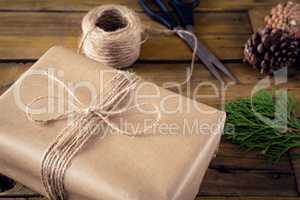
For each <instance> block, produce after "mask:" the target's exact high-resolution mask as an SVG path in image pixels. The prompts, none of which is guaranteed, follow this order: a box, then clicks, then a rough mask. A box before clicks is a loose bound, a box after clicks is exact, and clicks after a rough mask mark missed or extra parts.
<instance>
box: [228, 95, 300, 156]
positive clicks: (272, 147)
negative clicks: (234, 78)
mask: <svg viewBox="0 0 300 200" xmlns="http://www.w3.org/2000/svg"><path fill="white" fill-rule="evenodd" d="M296 105H297V103H296V101H295V100H294V99H293V98H291V97H290V96H288V97H286V95H285V93H279V95H276V96H275V95H274V92H271V91H266V90H264V91H261V92H259V93H257V94H256V95H255V96H254V97H252V98H246V99H239V100H236V101H233V102H229V103H227V104H226V106H225V110H226V112H227V120H226V125H225V131H224V134H225V137H226V138H227V139H228V140H230V141H231V142H232V143H234V144H237V145H239V146H240V148H241V149H243V150H245V151H257V152H258V154H259V155H262V156H264V157H265V158H266V159H268V160H269V161H271V162H277V161H279V160H280V158H281V157H282V156H283V155H285V154H287V153H288V152H289V150H290V149H292V148H296V147H300V120H299V119H298V118H297V117H296V115H295V109H296ZM259 116H260V117H259ZM261 118H263V119H264V120H262V119H261ZM286 120H287V121H286ZM285 121H286V122H287V123H284V122H285ZM285 124H286V126H285ZM298 156H299V155H294V154H293V155H292V157H298Z"/></svg>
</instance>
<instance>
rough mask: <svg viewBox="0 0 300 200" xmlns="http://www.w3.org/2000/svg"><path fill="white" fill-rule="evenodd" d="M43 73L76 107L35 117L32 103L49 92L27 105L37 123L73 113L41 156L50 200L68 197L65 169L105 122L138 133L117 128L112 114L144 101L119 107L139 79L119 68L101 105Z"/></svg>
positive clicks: (121, 131)
mask: <svg viewBox="0 0 300 200" xmlns="http://www.w3.org/2000/svg"><path fill="white" fill-rule="evenodd" d="M42 75H45V76H48V78H49V79H52V80H54V81H55V82H56V83H57V84H58V85H60V86H62V87H63V88H64V89H65V90H66V92H67V93H68V94H69V96H70V97H71V99H72V101H69V103H70V104H71V105H72V107H74V108H75V111H70V112H66V113H63V114H61V115H59V116H57V117H53V118H50V119H47V120H39V119H34V118H33V116H32V114H31V113H30V109H29V107H30V106H32V105H33V104H34V103H36V102H38V101H41V100H42V99H47V98H50V97H49V96H40V97H37V98H35V99H34V100H33V101H32V102H31V103H30V104H28V105H27V108H26V115H27V117H28V119H29V120H31V121H33V122H36V123H42V124H47V123H49V122H55V121H58V120H62V119H66V118H70V117H71V116H72V117H73V118H72V121H71V123H69V124H68V125H67V126H66V127H65V128H64V129H62V130H61V132H60V133H59V134H58V136H57V137H56V138H55V140H54V141H53V142H52V143H51V145H50V146H49V147H48V149H47V151H46V152H45V154H44V156H43V158H42V167H41V178H42V183H43V185H44V187H45V190H46V193H47V195H48V197H49V198H50V199H51V200H65V199H67V197H66V196H67V195H66V190H65V186H64V177H65V173H66V170H67V169H68V167H69V166H70V164H71V161H72V160H73V158H74V157H75V156H76V155H77V154H78V153H79V151H80V150H81V149H82V148H83V147H84V146H85V145H86V144H87V142H88V141H89V140H90V139H91V138H92V137H93V136H95V135H99V131H100V132H101V125H102V124H103V123H104V124H105V125H107V126H108V127H110V128H111V129H113V130H115V131H117V132H118V133H120V134H123V135H129V136H134V135H138V134H137V133H134V132H129V131H127V130H122V129H120V128H118V127H117V126H116V125H115V124H113V123H112V122H111V121H110V119H109V118H110V117H112V116H113V115H117V114H122V113H124V112H126V111H128V110H130V109H133V108H136V107H137V106H140V105H141V104H135V105H133V106H125V107H122V108H119V107H120V104H121V103H122V102H124V100H126V99H127V98H128V97H129V96H130V93H131V92H132V91H133V90H134V89H135V88H136V86H137V83H138V82H139V80H140V79H139V78H138V77H137V76H136V75H134V74H131V73H126V72H122V73H121V72H118V73H117V74H116V75H115V76H114V77H113V78H112V80H111V81H110V85H111V86H112V87H111V90H109V92H108V94H106V95H105V97H104V100H103V101H102V102H101V103H99V104H98V105H95V106H91V107H88V108H84V105H83V103H82V102H81V101H80V100H79V99H78V98H77V97H76V95H75V94H74V92H73V91H72V90H71V89H70V88H69V87H68V86H67V85H66V84H65V83H64V82H63V81H61V80H59V79H58V78H57V77H55V76H53V75H50V74H48V73H46V72H45V73H44V74H42ZM156 113H158V117H157V119H156V121H155V122H154V123H153V124H152V126H149V127H148V128H145V129H144V130H143V131H142V132H146V131H147V130H149V129H151V128H153V127H154V126H156V124H157V123H158V122H159V120H160V118H161V114H160V112H159V110H158V109H156Z"/></svg>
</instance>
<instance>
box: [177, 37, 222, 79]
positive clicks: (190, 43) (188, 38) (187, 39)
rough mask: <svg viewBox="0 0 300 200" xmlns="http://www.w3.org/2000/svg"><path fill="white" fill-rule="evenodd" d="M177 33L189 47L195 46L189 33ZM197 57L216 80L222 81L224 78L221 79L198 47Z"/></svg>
mask: <svg viewBox="0 0 300 200" xmlns="http://www.w3.org/2000/svg"><path fill="white" fill-rule="evenodd" d="M177 35H178V36H179V37H180V38H181V39H183V40H184V41H185V42H186V43H187V44H188V45H189V47H190V48H191V49H194V47H195V41H194V40H193V38H191V37H190V35H187V34H180V33H177ZM196 55H197V57H198V58H199V59H200V60H201V61H202V62H203V64H204V65H205V67H206V68H208V70H209V71H210V73H211V74H212V75H213V76H214V77H215V78H216V79H217V80H218V81H220V83H222V84H223V83H224V80H223V79H222V77H221V75H220V73H219V72H218V70H217V69H216V68H215V66H214V65H213V64H212V63H210V62H209V61H208V59H207V57H206V56H205V55H204V54H202V53H201V52H200V50H199V49H198V51H197V52H196Z"/></svg>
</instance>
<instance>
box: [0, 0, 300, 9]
mask: <svg viewBox="0 0 300 200" xmlns="http://www.w3.org/2000/svg"><path fill="white" fill-rule="evenodd" d="M296 1H299V0H296ZM278 2H280V0H264V1H256V0H214V1H211V0H202V1H200V5H199V6H198V7H197V8H196V10H200V11H236V10H248V9H251V8H254V7H259V6H266V5H274V4H276V3H278ZM111 3H114V4H122V5H126V6H129V7H131V8H133V9H135V10H137V11H141V10H142V9H141V7H140V6H139V4H138V1H137V0H135V1H133V0H101V1H99V0H75V1H74V0H43V1H40V0H14V1H11V0H1V1H0V10H6V11H7V10H9V11H15V10H26V11H86V10H89V9H91V8H93V7H95V6H99V5H103V4H111Z"/></svg>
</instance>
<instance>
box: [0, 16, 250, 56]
mask: <svg viewBox="0 0 300 200" xmlns="http://www.w3.org/2000/svg"><path fill="white" fill-rule="evenodd" d="M140 15H141V18H142V20H143V21H144V23H145V24H146V26H148V25H151V26H153V27H161V26H159V25H158V24H156V23H155V22H153V21H152V20H150V19H149V18H148V17H147V16H146V15H145V14H140ZM82 16H83V13H60V12H58V13H52V12H51V13H44V12H42V13H40V12H39V13H35V12H33V13H32V12H29V13H28V12H1V13H0V18H1V20H0V45H1V48H0V59H37V58H39V57H40V56H41V55H42V53H44V52H45V51H46V50H47V49H48V48H50V47H51V46H53V45H58V44H59V45H63V46H66V47H70V48H73V49H76V48H77V43H78V40H79V37H80V34H81V30H80V23H81V18H82ZM196 21H197V25H196V26H195V31H196V32H197V34H198V35H199V37H200V39H201V40H203V42H204V43H205V44H207V46H208V47H209V48H210V49H211V50H212V51H213V52H214V53H216V55H217V56H219V57H220V58H221V59H241V58H242V48H243V45H244V42H245V41H246V40H247V38H248V36H249V35H250V34H251V27H250V23H249V21H248V16H247V13H246V12H237V13H225V12H207V13H198V14H196ZM242 26H243V28H240V27H242ZM158 41H159V42H158ZM158 49H159V51H158ZM174 49H176V51H174ZM141 59H145V60H183V59H185V60H189V59H191V51H190V49H188V47H187V46H186V45H185V43H184V42H183V41H181V40H180V39H179V38H178V37H176V36H150V39H149V41H147V42H146V43H145V44H144V45H143V51H142V55H141Z"/></svg>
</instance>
